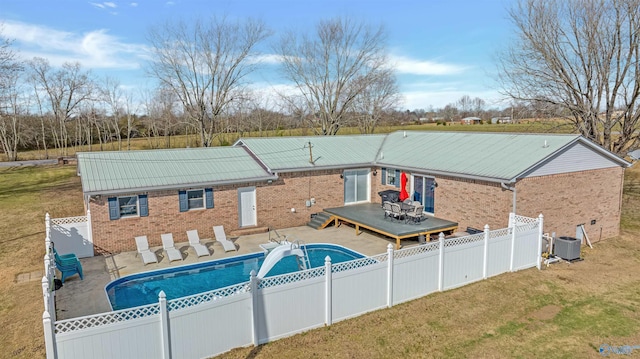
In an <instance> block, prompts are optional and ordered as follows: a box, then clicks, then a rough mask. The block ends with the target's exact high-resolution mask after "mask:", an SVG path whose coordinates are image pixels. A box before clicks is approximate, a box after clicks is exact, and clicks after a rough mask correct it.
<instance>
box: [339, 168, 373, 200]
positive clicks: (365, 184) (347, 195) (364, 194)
mask: <svg viewBox="0 0 640 359" xmlns="http://www.w3.org/2000/svg"><path fill="white" fill-rule="evenodd" d="M343 176H344V204H354V203H362V202H369V193H370V192H371V191H370V190H369V186H370V183H369V169H362V170H346V171H344V174H343Z"/></svg>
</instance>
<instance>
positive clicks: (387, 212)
mask: <svg viewBox="0 0 640 359" xmlns="http://www.w3.org/2000/svg"><path fill="white" fill-rule="evenodd" d="M382 209H383V210H384V218H387V217H391V214H392V213H393V210H392V209H391V202H389V201H384V202H382Z"/></svg>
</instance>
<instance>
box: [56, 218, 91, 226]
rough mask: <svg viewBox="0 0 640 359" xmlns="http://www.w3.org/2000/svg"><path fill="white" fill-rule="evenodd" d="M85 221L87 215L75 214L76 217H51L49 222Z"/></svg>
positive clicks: (71, 222) (60, 223) (68, 222)
mask: <svg viewBox="0 0 640 359" xmlns="http://www.w3.org/2000/svg"><path fill="white" fill-rule="evenodd" d="M86 221H87V216H77V217H67V218H52V219H51V224H58V225H62V224H73V223H84V222H86Z"/></svg>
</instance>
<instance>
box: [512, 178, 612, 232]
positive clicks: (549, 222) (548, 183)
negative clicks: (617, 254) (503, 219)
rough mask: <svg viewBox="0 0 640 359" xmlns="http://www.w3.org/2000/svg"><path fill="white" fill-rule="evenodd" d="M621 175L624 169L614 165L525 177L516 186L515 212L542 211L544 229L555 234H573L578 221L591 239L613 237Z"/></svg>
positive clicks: (527, 213)
mask: <svg viewBox="0 0 640 359" xmlns="http://www.w3.org/2000/svg"><path fill="white" fill-rule="evenodd" d="M623 176H624V169H623V168H621V167H615V168H607V169H600V170H592V171H583V172H573V173H566V174H559V175H552V176H543V177H532V178H525V179H523V180H521V181H519V182H518V184H517V186H516V188H517V191H518V203H517V211H518V214H520V215H523V216H527V217H535V216H538V215H539V214H540V213H542V214H543V215H544V230H545V232H556V235H558V236H571V237H573V236H575V235H576V225H578V224H581V223H584V225H585V229H586V231H587V235H588V236H589V239H590V240H591V241H594V240H598V239H599V238H602V239H605V238H610V237H614V236H617V235H618V234H619V233H620V211H621V207H622V181H623ZM594 219H595V220H596V223H595V224H594V225H592V224H591V220H594ZM601 231H602V234H601Z"/></svg>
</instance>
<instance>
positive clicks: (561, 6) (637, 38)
mask: <svg viewBox="0 0 640 359" xmlns="http://www.w3.org/2000/svg"><path fill="white" fill-rule="evenodd" d="M638 9H640V0H521V1H519V2H518V3H517V5H515V6H514V7H513V8H512V9H511V10H510V11H509V17H510V19H511V22H512V23H513V24H514V25H515V27H516V31H517V35H518V39H517V41H516V42H514V43H513V45H512V46H510V47H509V48H508V50H507V51H505V52H504V53H503V54H501V57H500V62H499V68H500V73H501V76H500V81H501V83H502V85H503V90H504V93H505V94H506V95H507V96H509V97H511V98H512V99H514V100H522V101H526V102H531V103H542V104H546V105H550V106H551V107H553V108H561V109H563V110H564V111H563V112H564V114H565V116H566V117H567V118H568V119H570V120H571V121H572V123H573V125H574V127H575V130H576V131H577V132H579V133H581V134H582V135H584V136H585V137H587V138H589V139H591V140H593V141H595V142H596V143H598V144H600V145H602V146H603V147H604V148H606V149H608V150H610V151H612V152H615V153H618V154H623V153H625V152H626V151H627V150H630V149H635V148H638V147H639V146H640V137H639V135H640V132H638V124H639V120H640V100H639V97H640V82H639V80H638V76H640V11H639V10H638Z"/></svg>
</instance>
